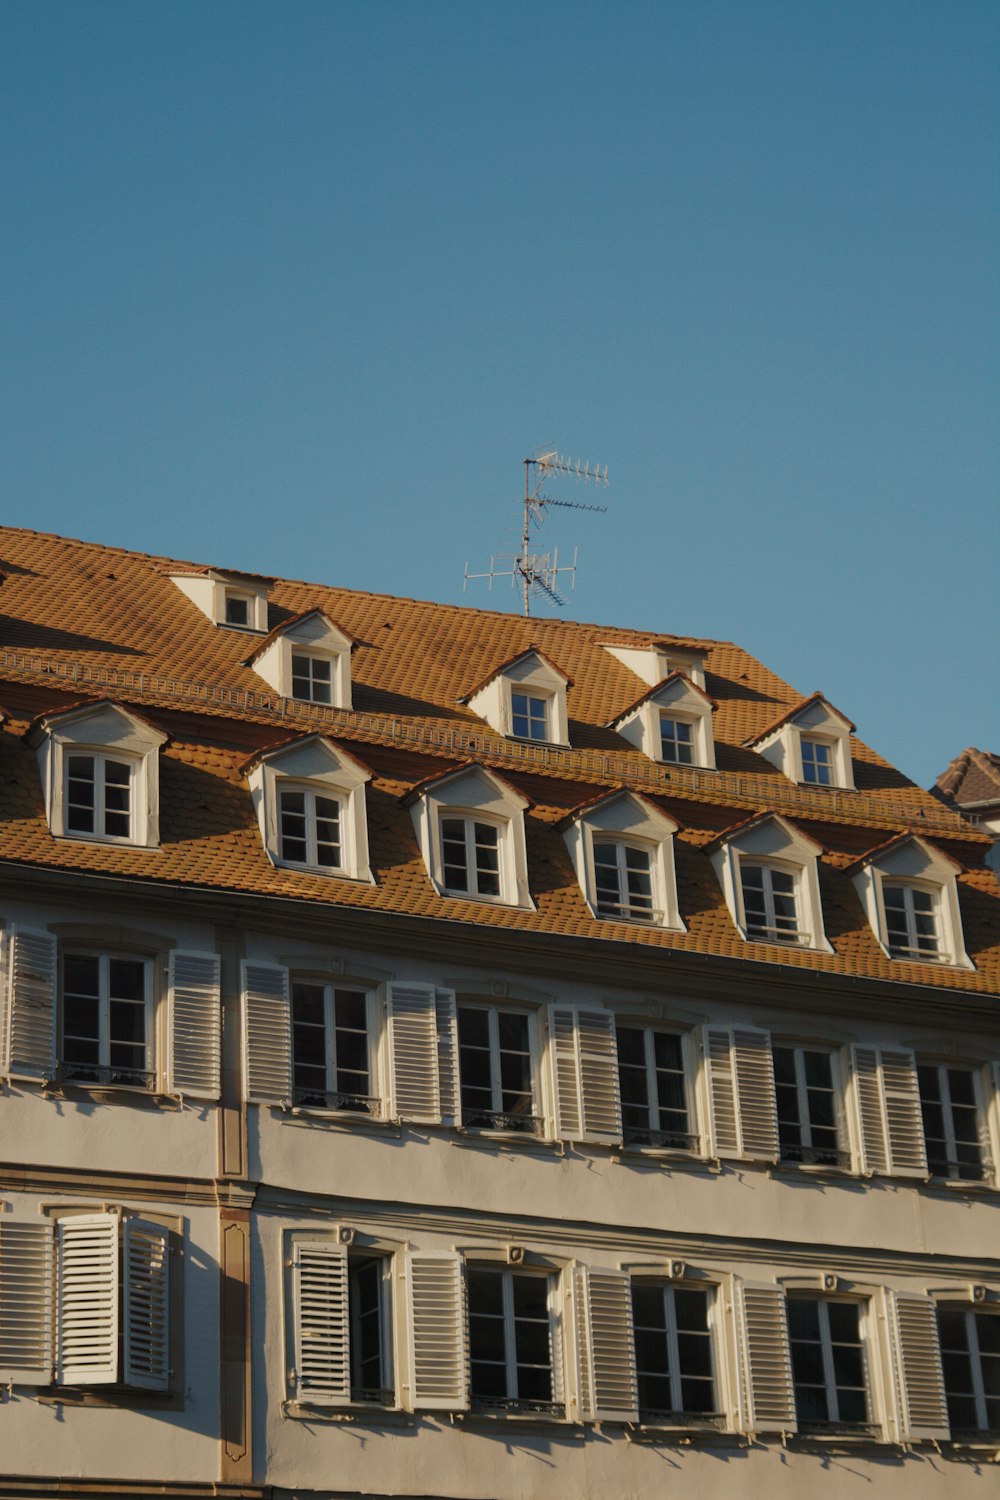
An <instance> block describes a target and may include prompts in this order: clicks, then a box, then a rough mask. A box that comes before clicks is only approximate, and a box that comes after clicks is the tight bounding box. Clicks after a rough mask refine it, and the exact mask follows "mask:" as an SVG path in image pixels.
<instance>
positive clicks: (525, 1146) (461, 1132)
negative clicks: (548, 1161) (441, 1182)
mask: <svg viewBox="0 0 1000 1500" xmlns="http://www.w3.org/2000/svg"><path fill="white" fill-rule="evenodd" d="M453 1129H454V1135H453V1136H452V1141H451V1144H452V1145H453V1146H471V1147H479V1148H480V1149H481V1150H488V1151H496V1150H498V1149H499V1150H501V1151H515V1152H517V1151H525V1152H528V1153H529V1154H530V1153H531V1152H542V1153H543V1154H544V1155H546V1156H551V1155H552V1153H553V1152H557V1153H558V1154H559V1155H560V1156H563V1155H565V1147H564V1145H563V1143H562V1141H557V1140H553V1139H552V1137H551V1136H539V1135H532V1134H530V1132H528V1131H526V1130H524V1131H522V1130H489V1129H486V1130H477V1129H472V1128H470V1127H468V1126H465V1125H456V1126H454V1127H453Z"/></svg>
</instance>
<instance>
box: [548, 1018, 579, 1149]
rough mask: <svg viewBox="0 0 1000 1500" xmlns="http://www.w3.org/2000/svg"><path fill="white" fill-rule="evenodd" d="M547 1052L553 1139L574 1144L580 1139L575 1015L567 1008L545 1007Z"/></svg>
mask: <svg viewBox="0 0 1000 1500" xmlns="http://www.w3.org/2000/svg"><path fill="white" fill-rule="evenodd" d="M549 1049H550V1057H551V1063H552V1099H553V1113H554V1115H555V1119H554V1122H553V1123H554V1124H555V1129H556V1137H557V1138H558V1139H559V1140H561V1141H578V1140H579V1139H580V1138H581V1136H582V1135H583V1111H582V1107H581V1100H580V1070H579V1067H578V1065H577V1040H576V1011H575V1010H574V1009H573V1008H572V1007H571V1006H568V1005H551V1006H550V1007H549Z"/></svg>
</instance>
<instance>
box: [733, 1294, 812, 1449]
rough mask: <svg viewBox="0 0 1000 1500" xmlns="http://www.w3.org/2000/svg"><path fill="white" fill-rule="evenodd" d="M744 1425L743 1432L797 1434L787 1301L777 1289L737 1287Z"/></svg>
mask: <svg viewBox="0 0 1000 1500" xmlns="http://www.w3.org/2000/svg"><path fill="white" fill-rule="evenodd" d="M735 1301H736V1310H737V1326H738V1329H739V1346H740V1393H741V1397H742V1403H741V1404H742V1408H743V1411H742V1425H743V1428H744V1430H745V1431H747V1432H795V1431H796V1429H797V1427H798V1422H797V1420H796V1416H795V1387H794V1385H793V1383H792V1356H791V1350H790V1348H789V1343H788V1320H787V1317H786V1314H785V1297H784V1293H783V1292H781V1291H780V1290H779V1289H778V1288H777V1287H774V1286H760V1285H755V1284H754V1283H752V1282H746V1281H743V1282H739V1281H738V1282H737V1283H736V1297H735Z"/></svg>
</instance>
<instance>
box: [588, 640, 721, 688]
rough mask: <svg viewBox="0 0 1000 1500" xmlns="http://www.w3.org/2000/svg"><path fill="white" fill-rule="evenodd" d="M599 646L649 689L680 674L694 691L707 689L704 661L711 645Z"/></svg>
mask: <svg viewBox="0 0 1000 1500" xmlns="http://www.w3.org/2000/svg"><path fill="white" fill-rule="evenodd" d="M598 644H599V645H601V646H603V648H604V650H605V651H607V652H608V653H609V655H611V656H613V657H614V658H615V660H616V661H620V662H621V664H622V666H623V667H627V668H628V670H629V671H630V672H634V673H635V675H636V676H637V677H639V678H641V680H642V681H643V682H645V683H646V684H647V686H648V687H651V688H652V687H656V686H657V685H658V684H659V683H661V682H663V681H665V679H666V678H668V677H672V676H673V675H674V674H675V673H676V672H680V673H681V674H682V676H684V677H686V678H687V679H688V681H689V682H693V683H694V685H695V687H698V688H700V689H701V691H702V692H705V691H706V688H705V658H706V656H707V654H708V649H709V648H708V645H707V644H706V645H705V646H703V647H697V646H682V645H674V644H673V642H671V641H651V642H649V644H647V645H638V646H636V645H632V644H624V643H619V642H617V641H600V642H598Z"/></svg>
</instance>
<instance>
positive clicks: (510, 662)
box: [458, 646, 573, 703]
mask: <svg viewBox="0 0 1000 1500" xmlns="http://www.w3.org/2000/svg"><path fill="white" fill-rule="evenodd" d="M529 656H534V657H537V659H538V660H539V661H540V662H542V663H543V665H544V666H546V667H548V668H549V669H550V670H551V671H553V672H555V673H557V674H558V676H560V677H561V678H562V680H563V682H564V683H565V684H566V686H567V687H572V686H573V679H572V678H571V677H567V675H566V673H565V672H564V671H563V669H562V667H557V666H556V664H555V662H554V661H553V660H552V658H551V656H546V654H545V652H544V651H540V650H539V649H538V647H537V646H528V648H527V649H526V650H524V651H518V653H517V655H516V656H510V657H508V658H507V660H506V661H502V662H501V663H500V665H499V666H498V667H494V668H493V670H492V671H491V672H488V673H487V674H486V676H485V677H484V678H482V680H481V681H480V682H477V683H476V685H475V687H471V688H469V690H468V692H466V693H463V694H462V696H461V697H460V698H459V699H458V702H459V703H468V701H469V699H470V698H474V697H475V696H476V694H477V693H481V692H482V690H483V688H484V687H488V686H489V684H490V683H491V682H493V681H494V680H495V678H497V677H502V676H503V675H504V673H505V672H509V671H510V670H511V668H512V667H516V666H519V665H520V664H521V662H523V661H526V660H527V659H528V657H529Z"/></svg>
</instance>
